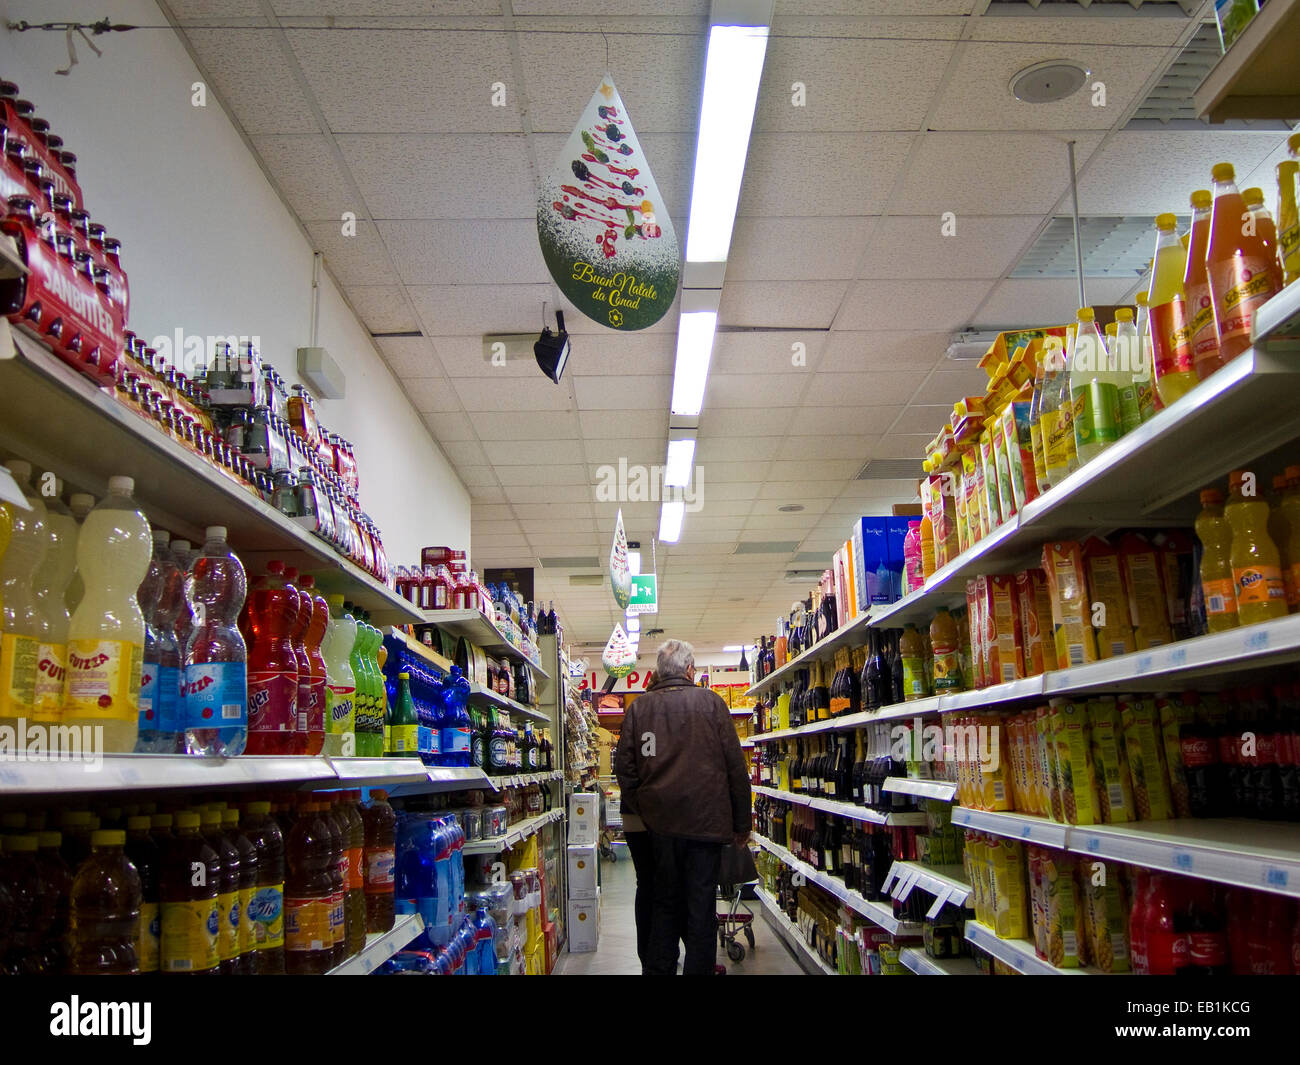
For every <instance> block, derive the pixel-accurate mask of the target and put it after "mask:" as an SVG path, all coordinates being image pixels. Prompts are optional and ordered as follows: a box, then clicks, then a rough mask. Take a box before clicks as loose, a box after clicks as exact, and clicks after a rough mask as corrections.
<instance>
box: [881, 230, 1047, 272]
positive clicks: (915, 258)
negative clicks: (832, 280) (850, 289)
mask: <svg viewBox="0 0 1300 1065" xmlns="http://www.w3.org/2000/svg"><path fill="white" fill-rule="evenodd" d="M1042 224H1043V220H1042V218H1041V217H1040V216H1038V215H1032V216H1029V217H1017V216H1003V217H999V218H981V217H978V216H976V215H962V216H961V217H960V218H958V219H957V220H956V224H955V225H954V226H948V227H946V232H947V233H950V234H951V235H947V236H946V235H944V234H945V226H944V225H943V223H941V222H940V220H939V218H938V217H937V216H935V215H926V216H924V217H895V218H884V219H881V222H880V225H879V226H878V227H877V228H876V230H875V232H874V233H873V234H872V237H871V242H870V244H869V245H868V247H867V258H866V261H865V262H864V264H863V266H862V268H861V269H860V270H859V271H858V276H859V277H863V278H897V277H916V278H933V277H951V278H960V279H967V280H969V279H972V278H982V277H1001V276H1002V275H1003V274H1005V273H1006V272H1007V270H1009V269H1010V268H1011V267H1012V266H1013V265H1014V264H1015V262H1016V261H1017V260H1018V259H1019V257H1020V254H1021V252H1022V251H1023V250H1024V249H1025V248H1026V247H1027V246H1028V245H1029V243H1030V241H1032V240H1033V238H1034V236H1035V235H1036V234H1037V233H1038V230H1039V228H1040V227H1041V226H1042Z"/></svg>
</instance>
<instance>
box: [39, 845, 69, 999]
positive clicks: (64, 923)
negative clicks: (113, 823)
mask: <svg viewBox="0 0 1300 1065" xmlns="http://www.w3.org/2000/svg"><path fill="white" fill-rule="evenodd" d="M36 838H37V842H38V844H39V847H38V850H37V851H36V862H37V864H38V865H39V866H40V869H41V880H42V882H43V883H44V885H45V891H46V894H47V896H48V898H49V903H50V908H51V921H50V925H49V928H48V933H47V936H46V939H45V942H44V943H43V944H42V955H43V958H44V961H45V971H46V973H48V974H50V975H52V976H59V975H62V974H63V973H65V972H66V971H67V968H68V947H67V932H68V913H69V907H70V906H71V904H72V870H70V869H69V868H68V863H67V862H65V861H64V860H63V856H62V855H61V854H60V853H59V849H60V847H61V846H62V844H63V835H62V833H60V832H54V831H45V830H42V831H40V832H39V833H38V834H37V837H36Z"/></svg>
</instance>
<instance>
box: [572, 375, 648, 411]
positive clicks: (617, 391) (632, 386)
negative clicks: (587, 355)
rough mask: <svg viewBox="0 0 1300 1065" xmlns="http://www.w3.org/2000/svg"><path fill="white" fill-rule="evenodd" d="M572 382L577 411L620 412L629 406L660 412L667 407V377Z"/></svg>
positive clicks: (575, 378) (633, 377)
mask: <svg viewBox="0 0 1300 1065" xmlns="http://www.w3.org/2000/svg"><path fill="white" fill-rule="evenodd" d="M572 380H573V391H574V395H575V396H576V397H577V401H578V409H579V410H622V409H623V408H625V407H627V406H629V405H635V406H637V407H640V408H642V409H645V408H649V409H659V410H663V409H666V408H667V406H668V402H669V399H670V398H671V395H672V387H673V386H672V377H671V376H670V375H668V374H656V375H655V376H653V377H648V376H647V377H640V376H630V375H623V376H603V377H574V378H573V379H572Z"/></svg>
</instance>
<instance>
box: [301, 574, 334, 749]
mask: <svg viewBox="0 0 1300 1065" xmlns="http://www.w3.org/2000/svg"><path fill="white" fill-rule="evenodd" d="M298 590H299V594H300V595H302V596H304V597H305V600H304V602H305V601H310V603H311V608H310V611H308V613H309V620H308V623H307V628H306V631H305V632H304V633H303V647H304V648H305V650H306V652H307V661H308V662H309V664H310V666H311V676H310V680H309V682H308V684H309V690H310V694H309V697H308V700H307V728H306V746H305V748H304V751H303V753H304V754H310V755H317V754H320V752H321V749H322V748H323V747H324V746H325V712H326V707H327V705H328V703H329V689H328V687H327V685H326V681H325V677H326V671H325V659H324V657H323V656H322V654H321V641H323V640H324V639H325V630H326V629H327V628H328V627H329V623H330V608H329V604H328V603H326V602H325V597H324V596H323V595H320V594H319V593H317V591H316V580H315V578H314V577H311V576H310V575H308V576H306V577H303V578H302V580H301V582H300V584H299V589H298ZM303 609H304V611H307V607H306V606H304V607H303ZM298 693H299V694H298V698H299V700H300V701H301V699H302V687H301V685H299V689H298ZM301 711H302V707H301V706H299V713H300V714H301Z"/></svg>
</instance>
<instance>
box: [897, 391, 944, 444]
mask: <svg viewBox="0 0 1300 1065" xmlns="http://www.w3.org/2000/svg"><path fill="white" fill-rule="evenodd" d="M956 398H957V397H956V396H954V397H953V399H956ZM951 416H952V402H951V401H949V402H948V403H947V404H946V405H944V404H935V405H933V406H912V407H906V408H904V409H903V411H902V412H901V413H900V414H899V415H898V420H897V421H896V422H895V423H894V424H893V426H892V427H891V429H890V432H891V434H892V433H930V434H931V435H932V436H933V434H934V433H937V432H938V431H939V429H940V428H941V427H942V426H943V423H944V422H945V421H947V420H948V418H950V417H951Z"/></svg>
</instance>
